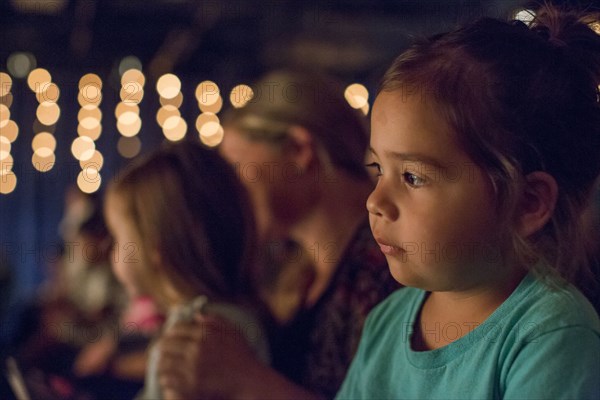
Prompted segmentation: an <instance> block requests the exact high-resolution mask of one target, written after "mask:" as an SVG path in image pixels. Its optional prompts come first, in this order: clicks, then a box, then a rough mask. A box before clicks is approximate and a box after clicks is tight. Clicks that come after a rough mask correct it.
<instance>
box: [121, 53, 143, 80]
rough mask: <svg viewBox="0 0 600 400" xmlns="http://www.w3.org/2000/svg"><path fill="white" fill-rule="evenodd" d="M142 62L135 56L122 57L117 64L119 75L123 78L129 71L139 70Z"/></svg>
mask: <svg viewBox="0 0 600 400" xmlns="http://www.w3.org/2000/svg"><path fill="white" fill-rule="evenodd" d="M141 69H142V62H141V61H140V59H139V58H137V57H136V56H127V57H124V58H123V59H122V60H121V62H120V63H119V75H121V76H123V75H125V73H126V72H128V71H131V70H141Z"/></svg>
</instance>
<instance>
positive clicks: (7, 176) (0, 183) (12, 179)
mask: <svg viewBox="0 0 600 400" xmlns="http://www.w3.org/2000/svg"><path fill="white" fill-rule="evenodd" d="M16 186H17V176H16V175H15V174H14V172H12V171H6V172H4V173H0V193H2V194H9V193H12V191H13V190H15V187H16Z"/></svg>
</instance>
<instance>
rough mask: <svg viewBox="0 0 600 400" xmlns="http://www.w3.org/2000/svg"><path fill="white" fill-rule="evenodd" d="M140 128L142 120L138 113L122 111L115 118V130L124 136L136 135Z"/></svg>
mask: <svg viewBox="0 0 600 400" xmlns="http://www.w3.org/2000/svg"><path fill="white" fill-rule="evenodd" d="M124 116H125V118H124ZM129 117H131V118H129ZM123 121H125V122H123ZM140 129H142V120H141V119H140V116H139V115H137V114H134V113H132V112H126V113H123V114H122V115H121V117H120V118H119V119H118V120H117V130H118V131H119V133H121V135H123V136H125V137H132V136H135V135H137V134H138V133H139V132H140Z"/></svg>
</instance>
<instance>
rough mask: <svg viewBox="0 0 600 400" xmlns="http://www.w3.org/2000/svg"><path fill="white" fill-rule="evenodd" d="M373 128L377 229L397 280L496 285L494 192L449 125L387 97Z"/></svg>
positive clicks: (421, 107)
mask: <svg viewBox="0 0 600 400" xmlns="http://www.w3.org/2000/svg"><path fill="white" fill-rule="evenodd" d="M371 123H372V126H371V155H370V159H371V161H370V162H372V164H371V166H372V168H373V169H375V170H376V172H377V174H378V178H377V186H376V188H375V189H374V191H373V192H372V193H371V195H370V196H369V198H368V200H367V209H368V210H369V218H370V223H371V229H372V231H373V235H374V237H375V239H376V240H377V242H378V243H379V245H380V247H381V250H382V252H383V253H384V254H385V255H386V258H387V261H388V264H389V267H390V271H391V273H392V275H393V276H394V278H395V279H396V280H397V281H398V282H400V283H402V284H404V285H407V286H414V287H420V288H423V289H425V290H430V291H465V290H470V289H473V288H476V287H480V286H481V285H485V284H486V282H488V283H489V282H492V281H493V279H494V278H495V274H498V273H500V271H501V268H497V267H498V264H499V262H500V259H499V256H498V254H499V245H498V243H499V241H498V239H497V237H498V235H497V232H496V230H497V222H498V221H497V218H496V213H495V202H494V190H493V186H492V184H491V181H490V180H489V178H488V176H487V175H486V174H485V172H484V171H483V170H482V169H481V168H479V167H477V166H476V165H475V164H474V163H473V162H472V160H471V159H470V158H469V157H468V156H467V154H466V153H465V152H464V151H463V150H462V149H461V147H460V145H459V143H458V141H457V140H456V138H455V136H454V134H452V133H451V132H450V129H449V127H448V126H447V124H446V123H445V122H444V121H443V120H442V118H441V117H440V116H439V115H438V114H436V113H435V110H434V109H432V108H429V107H428V106H427V105H426V104H425V103H424V102H423V101H422V100H421V98H419V97H418V96H409V97H404V98H403V97H402V94H401V93H398V92H382V93H381V94H380V95H379V96H378V97H377V99H376V101H375V104H374V107H373V113H372V121H371Z"/></svg>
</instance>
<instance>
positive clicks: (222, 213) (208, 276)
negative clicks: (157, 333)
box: [107, 142, 254, 304]
mask: <svg viewBox="0 0 600 400" xmlns="http://www.w3.org/2000/svg"><path fill="white" fill-rule="evenodd" d="M107 196H117V198H118V199H119V200H121V201H122V202H123V204H124V205H125V212H126V214H127V216H128V217H130V218H131V221H132V223H133V224H134V226H135V227H136V229H137V231H138V233H139V235H140V237H141V243H140V247H141V251H142V256H143V260H142V262H143V263H144V264H143V265H144V267H143V268H144V271H138V275H140V276H141V278H142V280H143V282H141V283H142V284H143V286H144V287H145V289H146V290H147V291H149V292H150V293H151V294H152V295H154V296H155V297H157V298H158V299H159V301H160V302H162V303H163V304H165V303H166V304H170V303H172V302H173V299H172V298H170V297H169V293H168V292H167V291H165V289H164V285H163V284H162V283H161V282H162V280H164V279H166V280H168V282H170V283H171V286H172V287H173V288H175V289H176V290H177V292H178V294H179V295H180V296H181V297H183V298H184V299H190V298H193V297H195V296H197V295H201V294H205V295H208V296H210V297H211V298H213V299H220V300H228V301H232V300H242V299H243V298H246V297H247V296H249V295H250V293H249V291H250V285H249V284H248V282H249V279H248V277H247V272H248V271H249V270H250V269H251V265H252V263H253V262H254V256H253V251H254V221H253V217H252V213H251V211H250V208H249V204H248V200H247V198H246V193H245V191H244V189H243V188H242V186H241V184H240V183H239V182H238V179H237V177H236V176H235V173H234V171H233V170H232V169H231V167H230V166H229V165H228V164H227V163H226V162H225V161H224V160H223V159H221V157H220V156H219V155H218V154H217V153H215V152H214V151H212V150H208V149H206V148H205V147H203V146H201V145H200V144H199V143H196V142H185V143H178V144H168V145H165V146H163V147H161V148H160V149H159V150H157V151H155V152H153V153H152V154H150V155H148V156H146V157H142V158H139V159H137V160H135V161H134V162H133V163H132V164H131V165H130V166H129V167H128V168H126V169H125V170H124V171H123V172H122V173H121V174H119V175H118V177H117V178H116V179H115V180H114V181H113V182H111V184H110V186H109V188H108V193H107ZM152 251H156V254H158V256H159V257H158V258H159V260H158V261H157V260H155V259H153V258H152V257H149V256H148V255H149V254H151V252H152Z"/></svg>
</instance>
